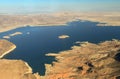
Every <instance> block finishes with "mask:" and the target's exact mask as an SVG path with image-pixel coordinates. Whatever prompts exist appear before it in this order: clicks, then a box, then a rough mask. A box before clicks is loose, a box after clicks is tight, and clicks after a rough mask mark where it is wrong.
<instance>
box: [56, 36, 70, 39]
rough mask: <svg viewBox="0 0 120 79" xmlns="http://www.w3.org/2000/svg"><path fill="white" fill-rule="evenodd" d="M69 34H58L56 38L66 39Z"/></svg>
mask: <svg viewBox="0 0 120 79" xmlns="http://www.w3.org/2000/svg"><path fill="white" fill-rule="evenodd" d="M69 37H70V36H68V35H61V36H59V37H58V38H60V39H66V38H69Z"/></svg>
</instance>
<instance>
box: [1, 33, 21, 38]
mask: <svg viewBox="0 0 120 79" xmlns="http://www.w3.org/2000/svg"><path fill="white" fill-rule="evenodd" d="M21 34H23V33H22V32H15V33H12V34H9V35H6V36H3V38H4V39H10V37H13V36H17V35H21Z"/></svg>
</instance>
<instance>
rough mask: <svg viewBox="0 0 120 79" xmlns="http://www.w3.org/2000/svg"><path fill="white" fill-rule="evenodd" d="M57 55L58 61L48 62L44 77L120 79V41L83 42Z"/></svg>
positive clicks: (52, 54) (55, 78) (54, 78)
mask: <svg viewBox="0 0 120 79" xmlns="http://www.w3.org/2000/svg"><path fill="white" fill-rule="evenodd" d="M46 55H47V56H55V58H56V61H54V62H53V63H52V64H46V65H45V66H46V74H45V76H44V77H43V78H42V79H119V78H120V41H119V40H113V41H105V42H102V43H99V44H93V43H88V42H82V43H81V44H80V46H73V47H72V49H71V50H67V51H62V52H60V53H58V54H56V53H50V54H46Z"/></svg>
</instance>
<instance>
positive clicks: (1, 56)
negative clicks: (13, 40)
mask: <svg viewBox="0 0 120 79" xmlns="http://www.w3.org/2000/svg"><path fill="white" fill-rule="evenodd" d="M15 48H16V46H15V45H14V46H13V47H12V48H11V49H10V50H8V51H6V52H4V53H3V54H2V55H0V59H1V58H3V57H4V56H5V55H7V54H9V53H10V52H12V51H13V50H14V49H15Z"/></svg>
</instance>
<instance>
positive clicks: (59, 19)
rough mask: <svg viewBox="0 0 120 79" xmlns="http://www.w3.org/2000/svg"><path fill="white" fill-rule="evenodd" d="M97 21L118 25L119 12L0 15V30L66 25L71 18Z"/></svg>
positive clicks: (104, 24) (101, 23)
mask: <svg viewBox="0 0 120 79" xmlns="http://www.w3.org/2000/svg"><path fill="white" fill-rule="evenodd" d="M78 19H80V20H83V21H85V20H88V21H92V22H99V24H98V26H109V25H110V26H120V12H103V13H96V12H86V13H80V12H78V13H74V12H59V13H51V14H26V15H25V14H24V15H0V25H1V26H0V32H4V31H8V30H11V29H14V28H18V27H23V26H27V25H30V26H50V25H54V26H57V25H66V23H67V22H71V21H73V20H78Z"/></svg>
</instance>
